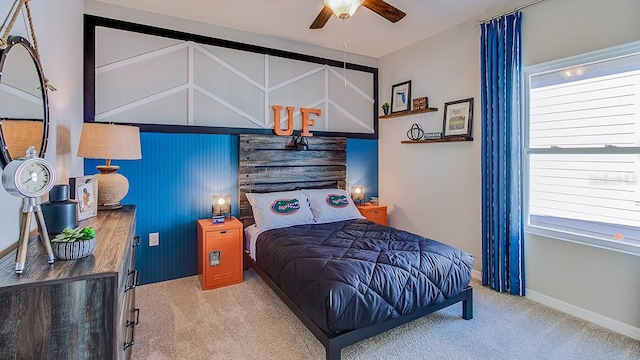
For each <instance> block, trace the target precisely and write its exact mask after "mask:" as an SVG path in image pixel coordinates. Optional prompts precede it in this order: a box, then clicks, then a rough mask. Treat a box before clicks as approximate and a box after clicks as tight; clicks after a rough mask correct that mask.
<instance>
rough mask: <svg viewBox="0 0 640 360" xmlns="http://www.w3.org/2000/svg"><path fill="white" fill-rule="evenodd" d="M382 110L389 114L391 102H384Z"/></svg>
mask: <svg viewBox="0 0 640 360" xmlns="http://www.w3.org/2000/svg"><path fill="white" fill-rule="evenodd" d="M382 111H384V114H385V115H389V103H388V102H386V103H384V104H382Z"/></svg>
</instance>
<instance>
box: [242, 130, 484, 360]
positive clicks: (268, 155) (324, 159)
mask: <svg viewBox="0 0 640 360" xmlns="http://www.w3.org/2000/svg"><path fill="white" fill-rule="evenodd" d="M292 140H295V139H293V138H289V137H282V136H273V135H255V134H251V135H245V134H242V135H240V137H239V141H238V142H239V166H238V189H239V196H238V199H239V203H240V206H239V208H240V211H239V218H240V220H241V221H242V222H243V223H244V226H245V227H246V226H249V225H251V224H253V223H254V221H253V213H252V212H251V205H250V204H249V202H248V200H247V197H246V193H248V192H252V191H253V192H270V191H287V190H294V189H297V188H310V187H323V186H324V187H330V186H338V187H340V188H343V189H344V188H345V185H346V139H345V138H341V137H331V138H319V137H312V138H309V139H308V143H309V150H306V151H296V150H294V149H293V148H292V147H291V144H292ZM244 267H245V269H247V268H249V267H251V268H253V269H254V270H255V271H256V273H258V274H259V275H260V277H262V279H263V280H264V281H265V282H266V283H267V285H269V287H270V288H271V289H272V290H273V291H274V292H275V293H276V294H277V295H278V296H279V297H280V299H282V301H283V302H284V303H285V304H287V306H288V307H289V309H291V311H293V313H294V314H296V316H297V317H298V319H300V321H302V323H303V324H304V325H305V326H306V327H307V328H308V329H309V330H310V331H311V333H312V334H313V335H314V336H315V337H316V338H317V339H318V340H319V341H320V342H321V343H322V345H324V347H325V349H326V358H327V360H339V359H340V352H341V350H342V348H344V347H346V346H349V345H352V344H355V343H357V342H359V341H362V340H364V339H368V338H370V337H372V336H374V335H377V334H381V333H383V332H385V331H387V330H389V329H392V328H395V327H397V326H400V325H402V324H405V323H408V322H410V321H413V320H415V319H418V318H420V317H422V316H425V315H427V314H430V313H432V312H434V311H438V310H440V309H443V308H445V307H448V306H450V305H453V304H457V303H459V302H461V303H462V318H463V319H465V320H470V319H472V318H473V289H472V288H471V286H469V287H467V288H466V289H464V290H463V291H462V292H460V293H458V294H457V295H455V296H454V297H451V298H449V299H447V300H446V301H444V302H442V303H438V304H434V305H430V306H427V307H425V308H423V309H421V310H420V311H417V312H415V313H413V314H409V315H404V316H401V317H398V318H395V319H391V320H387V321H384V322H381V323H378V324H374V325H371V326H367V327H364V328H361V329H356V330H351V331H343V332H339V333H335V334H327V333H325V332H324V331H322V330H321V329H320V328H318V326H316V324H315V323H314V322H313V321H311V319H309V317H307V315H305V314H304V312H302V310H300V308H299V307H298V306H296V304H295V303H294V302H293V301H292V300H291V299H289V297H288V296H287V295H286V294H285V293H284V292H283V291H282V290H281V289H280V288H279V287H278V285H276V283H275V282H274V281H273V280H272V279H271V278H270V277H269V275H267V273H266V272H265V271H264V270H262V269H261V268H260V266H258V264H256V262H255V261H253V259H251V256H249V254H248V251H247V250H245V254H244Z"/></svg>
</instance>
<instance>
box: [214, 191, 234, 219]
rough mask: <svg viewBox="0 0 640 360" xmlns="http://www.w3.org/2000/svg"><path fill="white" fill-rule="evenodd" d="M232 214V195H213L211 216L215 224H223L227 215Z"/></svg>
mask: <svg viewBox="0 0 640 360" xmlns="http://www.w3.org/2000/svg"><path fill="white" fill-rule="evenodd" d="M230 213H231V195H213V202H212V203H211V216H212V219H213V222H214V223H223V222H224V218H225V215H226V214H230Z"/></svg>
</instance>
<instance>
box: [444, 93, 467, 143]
mask: <svg viewBox="0 0 640 360" xmlns="http://www.w3.org/2000/svg"><path fill="white" fill-rule="evenodd" d="M472 120H473V98H470V99H464V100H458V101H452V102H448V103H445V104H444V119H443V121H442V136H443V137H447V136H466V137H471V122H472Z"/></svg>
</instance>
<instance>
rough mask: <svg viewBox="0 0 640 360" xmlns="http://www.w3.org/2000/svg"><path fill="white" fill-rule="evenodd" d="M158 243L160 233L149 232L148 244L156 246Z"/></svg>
mask: <svg viewBox="0 0 640 360" xmlns="http://www.w3.org/2000/svg"><path fill="white" fill-rule="evenodd" d="M158 245H160V234H159V233H157V232H155V233H150V234H149V246H158Z"/></svg>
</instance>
